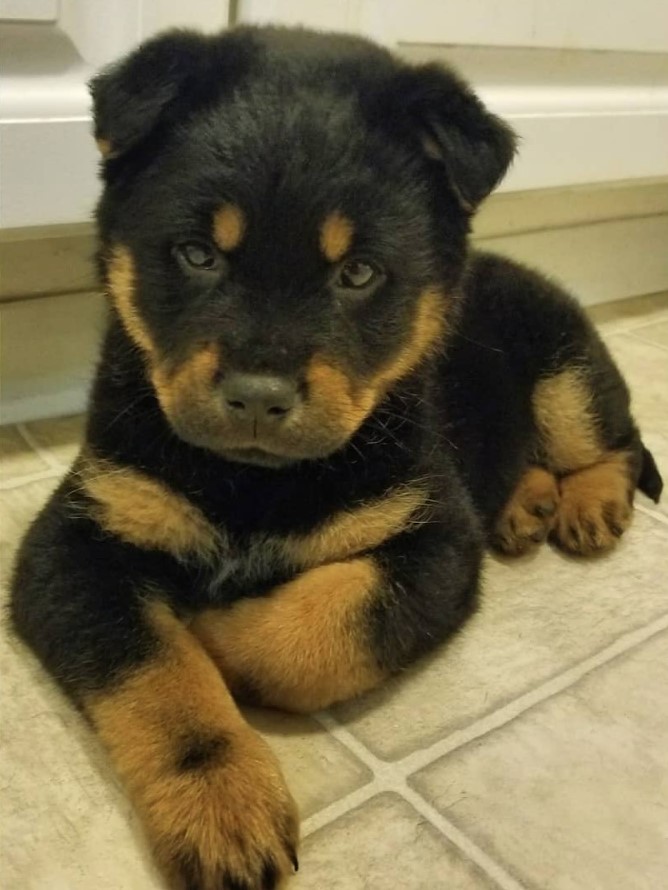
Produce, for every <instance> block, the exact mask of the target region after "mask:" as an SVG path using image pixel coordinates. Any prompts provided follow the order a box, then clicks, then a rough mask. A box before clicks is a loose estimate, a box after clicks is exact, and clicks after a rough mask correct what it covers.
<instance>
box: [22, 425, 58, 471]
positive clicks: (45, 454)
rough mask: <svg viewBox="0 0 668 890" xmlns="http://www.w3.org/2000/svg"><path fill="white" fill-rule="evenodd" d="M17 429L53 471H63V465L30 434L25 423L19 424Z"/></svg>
mask: <svg viewBox="0 0 668 890" xmlns="http://www.w3.org/2000/svg"><path fill="white" fill-rule="evenodd" d="M16 429H17V430H18V432H19V434H20V435H21V436H22V438H23V440H24V441H25V442H26V443H27V444H28V445H29V446H30V448H32V450H33V451H35V452H36V453H37V454H38V455H39V456H40V457H41V458H42V460H43V461H44V463H45V464H47V465H48V466H49V467H51V469H52V470H60V469H62V464H60V463H59V462H58V461H57V460H56V458H55V457H54V456H53V455H52V454H51V453H50V452H49V450H48V449H47V448H42V446H41V445H40V444H39V442H38V441H37V439H36V438H35V437H34V436H33V434H32V433H31V432H30V430H29V429H28V427H27V426H26V425H25V424H24V423H17V424H16Z"/></svg>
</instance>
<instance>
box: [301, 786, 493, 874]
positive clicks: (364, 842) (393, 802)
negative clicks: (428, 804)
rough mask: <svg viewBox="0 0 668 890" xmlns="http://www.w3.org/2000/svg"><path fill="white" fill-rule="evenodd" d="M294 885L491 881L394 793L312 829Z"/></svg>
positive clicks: (304, 846) (373, 800)
mask: <svg viewBox="0 0 668 890" xmlns="http://www.w3.org/2000/svg"><path fill="white" fill-rule="evenodd" d="M291 886H293V887H294V890H441V888H442V890H474V888H481V890H482V888H490V890H491V888H492V887H493V886H494V884H492V882H491V881H490V880H489V879H488V878H487V877H486V876H485V875H484V874H482V873H481V872H480V871H479V870H478V869H477V867H476V866H475V865H473V864H472V863H470V862H469V861H467V860H466V859H464V858H463V857H462V855H461V854H460V853H459V851H458V850H457V849H456V848H455V847H453V846H452V845H451V844H450V842H449V841H448V840H446V839H445V838H444V837H443V836H442V835H441V834H440V833H439V832H438V831H437V830H436V829H435V828H433V827H432V826H431V825H430V824H429V823H428V822H427V821H426V820H425V819H424V818H423V817H422V816H421V815H420V814H419V813H417V812H416V811H415V810H414V809H413V808H412V807H411V806H410V805H409V804H408V803H407V802H406V801H405V800H404V799H403V798H401V797H399V796H398V795H396V794H389V793H387V794H381V795H379V796H378V797H374V798H372V799H371V800H370V801H368V802H367V803H366V804H364V805H363V806H361V807H360V808H359V809H357V810H353V811H352V812H350V813H346V815H345V816H342V817H341V818H340V819H338V820H337V821H336V822H334V823H332V824H331V825H328V826H326V827H325V828H322V829H320V831H317V832H315V834H313V835H311V836H310V837H309V838H308V839H307V841H306V842H305V843H304V845H303V847H302V851H301V855H300V871H299V876H298V878H297V880H296V881H294V883H293V885H291Z"/></svg>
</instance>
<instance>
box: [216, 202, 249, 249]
mask: <svg viewBox="0 0 668 890" xmlns="http://www.w3.org/2000/svg"><path fill="white" fill-rule="evenodd" d="M245 231H246V217H245V216H244V213H243V210H242V209H241V208H240V207H239V206H237V205H236V204H223V205H222V207H219V208H218V210H216V212H215V213H214V215H213V238H214V241H215V242H216V244H217V245H218V247H220V249H221V250H235V249H236V248H237V247H238V246H239V245H240V244H241V241H242V239H243V236H244V232H245Z"/></svg>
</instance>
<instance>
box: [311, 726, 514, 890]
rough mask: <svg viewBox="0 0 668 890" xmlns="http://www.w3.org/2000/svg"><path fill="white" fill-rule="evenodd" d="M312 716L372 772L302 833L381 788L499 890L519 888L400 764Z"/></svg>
mask: <svg viewBox="0 0 668 890" xmlns="http://www.w3.org/2000/svg"><path fill="white" fill-rule="evenodd" d="M314 716H315V719H316V720H317V721H318V723H320V725H321V726H322V727H323V728H325V729H327V731H328V732H329V733H330V735H332V736H334V738H335V739H337V741H339V742H340V743H341V744H342V745H344V746H345V747H346V748H348V750H349V751H351V752H352V753H353V754H354V755H355V756H356V757H358V758H359V759H360V760H361V761H362V762H363V763H364V764H365V765H366V766H367V767H369V768H370V769H372V770H373V772H374V773H375V776H376V777H375V779H374V781H372V782H370V783H369V784H368V785H364V786H363V787H362V788H360V789H358V790H357V791H354V792H353V793H352V794H349V795H348V796H347V797H344V798H342V799H341V800H338V801H336V802H335V803H334V804H330V806H329V807H327V808H326V809H324V810H321V811H320V812H318V813H316V814H315V815H314V816H312V817H311V818H310V819H308V820H307V821H306V822H305V823H304V830H303V834H304V837H307V836H308V835H309V834H313V832H314V831H317V829H318V828H322V827H324V826H325V825H327V824H328V823H329V822H331V821H333V819H335V818H338V817H339V816H342V815H344V814H345V813H347V812H350V810H352V809H354V808H356V807H358V806H360V805H361V804H362V803H365V802H366V801H367V800H369V799H370V798H371V797H373V796H374V795H375V794H378V793H380V792H382V791H393V792H394V793H395V794H398V795H400V796H401V797H403V798H404V800H406V801H407V802H408V803H409V804H410V805H411V806H412V807H413V809H414V810H416V811H417V812H418V813H419V814H420V815H421V816H424V818H425V819H426V820H427V821H428V822H429V823H430V824H431V825H433V826H434V827H435V828H436V829H437V830H438V831H440V832H441V834H443V835H444V836H445V837H446V838H447V839H448V840H449V841H450V842H451V843H452V844H453V845H454V846H455V847H457V848H458V849H459V850H460V852H461V853H463V855H464V856H465V857H466V858H467V859H468V860H470V861H471V862H474V863H475V864H476V865H477V866H478V868H480V869H481V870H482V871H483V872H485V874H486V875H487V876H488V877H490V878H491V879H492V880H493V881H495V882H496V884H497V885H498V886H499V887H500V888H501V890H523V887H522V885H521V884H519V883H518V882H517V881H516V880H515V878H513V877H512V876H511V875H510V874H509V873H508V872H507V871H506V870H505V869H504V868H503V866H502V865H500V864H499V863H498V862H496V860H494V859H493V858H492V857H491V856H489V855H488V854H487V853H486V852H485V851H484V850H483V849H482V848H481V847H479V846H478V845H477V844H476V843H475V842H474V841H472V840H471V839H470V838H469V837H467V836H466V835H465V834H464V833H463V832H462V831H460V829H459V828H457V827H456V826H455V825H453V824H452V823H451V822H450V821H449V820H448V819H446V818H445V816H443V815H442V814H441V813H439V812H438V810H436V809H435V808H434V807H433V806H432V805H431V804H430V803H429V802H428V801H426V800H425V799H424V798H423V797H422V796H421V795H420V794H418V792H417V791H415V790H414V789H413V788H410V787H409V786H408V785H407V783H406V776H405V773H404V770H402V769H401V764H400V763H399V764H396V763H389V762H387V761H384V760H380V758H378V757H376V755H375V754H373V752H371V751H369V749H368V748H367V747H366V746H365V745H364V744H363V743H362V742H360V741H359V740H358V739H356V738H355V736H354V735H353V734H352V733H351V732H350V730H349V729H347V728H346V727H345V726H343V725H342V724H340V723H339V722H338V721H337V719H336V718H335V717H333V716H332V715H331V714H329V713H328V712H326V711H325V712H321V713H319V714H315V715H314Z"/></svg>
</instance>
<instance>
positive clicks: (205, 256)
mask: <svg viewBox="0 0 668 890" xmlns="http://www.w3.org/2000/svg"><path fill="white" fill-rule="evenodd" d="M174 253H175V254H176V257H177V259H178V260H179V262H180V263H181V265H182V266H184V267H185V268H186V271H187V270H188V269H195V270H196V271H198V272H217V271H218V270H219V268H220V265H221V258H220V255H219V254H218V253H217V252H216V250H215V249H214V248H213V247H209V245H208V244H204V243H203V242H201V241H186V242H184V243H183V244H177V245H176V246H175V247H174Z"/></svg>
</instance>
